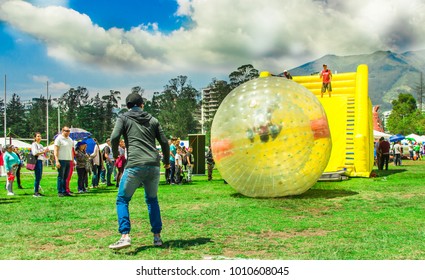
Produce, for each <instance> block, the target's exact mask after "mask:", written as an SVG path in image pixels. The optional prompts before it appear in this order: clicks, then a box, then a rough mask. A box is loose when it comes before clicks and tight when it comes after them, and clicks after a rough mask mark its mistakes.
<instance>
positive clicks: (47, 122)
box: [46, 81, 49, 147]
mask: <svg viewBox="0 0 425 280" xmlns="http://www.w3.org/2000/svg"><path fill="white" fill-rule="evenodd" d="M46 92H47V101H46V104H47V105H46V137H47V140H46V146H47V147H48V146H49V81H47V82H46Z"/></svg>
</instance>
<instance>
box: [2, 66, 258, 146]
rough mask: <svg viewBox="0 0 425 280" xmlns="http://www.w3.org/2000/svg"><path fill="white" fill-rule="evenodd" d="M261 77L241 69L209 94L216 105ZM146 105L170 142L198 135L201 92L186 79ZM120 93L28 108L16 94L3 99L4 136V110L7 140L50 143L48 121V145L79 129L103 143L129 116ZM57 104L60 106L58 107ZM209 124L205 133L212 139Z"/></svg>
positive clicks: (83, 94)
mask: <svg viewBox="0 0 425 280" xmlns="http://www.w3.org/2000/svg"><path fill="white" fill-rule="evenodd" d="M258 76H259V71H258V70H257V69H255V68H254V67H253V66H252V65H251V64H247V65H242V66H240V67H238V68H237V69H236V70H235V71H232V72H231V73H230V74H229V80H228V81H225V80H217V79H215V78H214V79H212V81H211V82H210V83H209V84H208V86H207V88H210V89H211V91H212V92H214V94H215V96H216V99H217V101H218V104H221V102H222V101H223V99H224V98H225V97H226V96H227V94H229V93H230V92H231V91H232V90H233V89H234V88H236V87H237V86H239V85H241V84H242V83H244V82H246V81H249V80H251V79H255V78H257V77H258ZM133 92H136V93H139V94H141V95H142V96H143V93H144V89H143V88H142V87H141V86H135V87H133V88H131V90H130V92H129V93H133ZM144 99H145V111H147V112H148V113H150V114H152V115H153V116H154V117H156V118H157V119H158V120H159V121H160V123H161V125H162V127H163V129H164V131H165V133H166V135H167V136H169V137H172V136H178V137H181V138H182V139H185V138H186V137H187V135H188V134H194V133H200V132H201V131H200V125H199V120H198V119H197V117H196V112H197V110H200V108H201V106H202V98H201V92H200V91H199V90H197V89H195V88H194V87H193V86H192V84H191V82H190V81H189V79H188V77H187V76H184V75H180V76H177V77H176V78H173V79H171V80H170V81H169V82H168V84H167V85H165V86H164V90H163V91H162V92H154V94H153V96H152V99H150V100H148V99H146V98H145V97H144ZM120 100H121V92H120V91H117V90H110V91H109V93H108V94H106V95H100V94H99V93H97V94H96V95H95V96H94V97H90V96H89V91H88V90H87V88H86V87H83V86H79V87H77V88H70V89H69V90H68V91H67V92H65V93H63V94H62V95H61V96H60V97H59V98H58V99H57V100H52V99H51V98H49V100H47V98H46V97H45V96H43V95H40V96H39V97H38V98H33V101H32V102H31V104H30V105H29V106H26V105H25V104H24V103H23V102H22V101H21V98H20V96H19V95H18V94H16V93H13V95H12V97H11V98H10V99H9V101H8V102H7V103H6V104H4V100H2V99H0V115H1V123H0V133H1V132H2V131H4V108H5V106H6V120H7V131H6V132H7V135H8V136H12V137H14V138H32V137H33V133H34V132H41V133H42V134H43V137H46V121H47V118H48V120H49V138H50V139H49V140H50V142H51V141H52V140H53V136H54V135H56V134H57V133H58V119H59V122H60V126H62V127H63V126H65V125H66V126H69V127H78V128H82V129H85V130H87V131H89V132H91V133H92V137H95V138H97V139H98V140H99V141H101V142H104V141H105V140H106V139H107V138H108V137H109V136H110V135H111V133H112V130H113V127H114V125H115V120H116V118H117V117H118V116H119V115H120V114H122V113H124V112H126V111H127V109H126V108H121V106H120V104H121V101H120ZM54 103H57V104H54ZM47 110H48V116H47ZM210 127H211V122H209V123H205V124H204V128H205V129H206V131H207V134H208V135H209V130H210Z"/></svg>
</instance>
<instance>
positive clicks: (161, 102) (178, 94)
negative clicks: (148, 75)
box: [152, 76, 199, 138]
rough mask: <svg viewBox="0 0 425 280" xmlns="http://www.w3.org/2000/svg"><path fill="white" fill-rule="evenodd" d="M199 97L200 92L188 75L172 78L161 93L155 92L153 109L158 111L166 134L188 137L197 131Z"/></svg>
mask: <svg viewBox="0 0 425 280" xmlns="http://www.w3.org/2000/svg"><path fill="white" fill-rule="evenodd" d="M198 97H199V92H198V91H197V90H196V89H195V88H194V87H193V86H192V85H191V83H190V82H188V79H187V76H178V77H176V78H174V79H171V80H170V81H169V84H168V85H166V86H165V87H164V91H163V92H162V93H161V94H159V93H156V94H154V97H153V100H152V109H153V110H156V111H157V112H158V116H157V117H158V120H159V121H160V123H161V125H162V127H163V129H164V131H165V133H166V135H169V136H178V137H181V138H186V137H187V135H188V134H190V133H195V132H196V127H197V121H196V120H195V118H194V110H196V108H197V106H199V104H197V98H198Z"/></svg>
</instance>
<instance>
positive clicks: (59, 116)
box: [52, 98, 61, 133]
mask: <svg viewBox="0 0 425 280" xmlns="http://www.w3.org/2000/svg"><path fill="white" fill-rule="evenodd" d="M52 101H56V102H57V103H58V133H60V132H61V111H60V105H59V98H52Z"/></svg>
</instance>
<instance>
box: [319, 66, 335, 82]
mask: <svg viewBox="0 0 425 280" xmlns="http://www.w3.org/2000/svg"><path fill="white" fill-rule="evenodd" d="M331 75H332V73H331V70H329V69H326V70H325V69H323V70H322V73H321V76H322V79H323V82H324V83H325V84H328V83H330V82H331Z"/></svg>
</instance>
